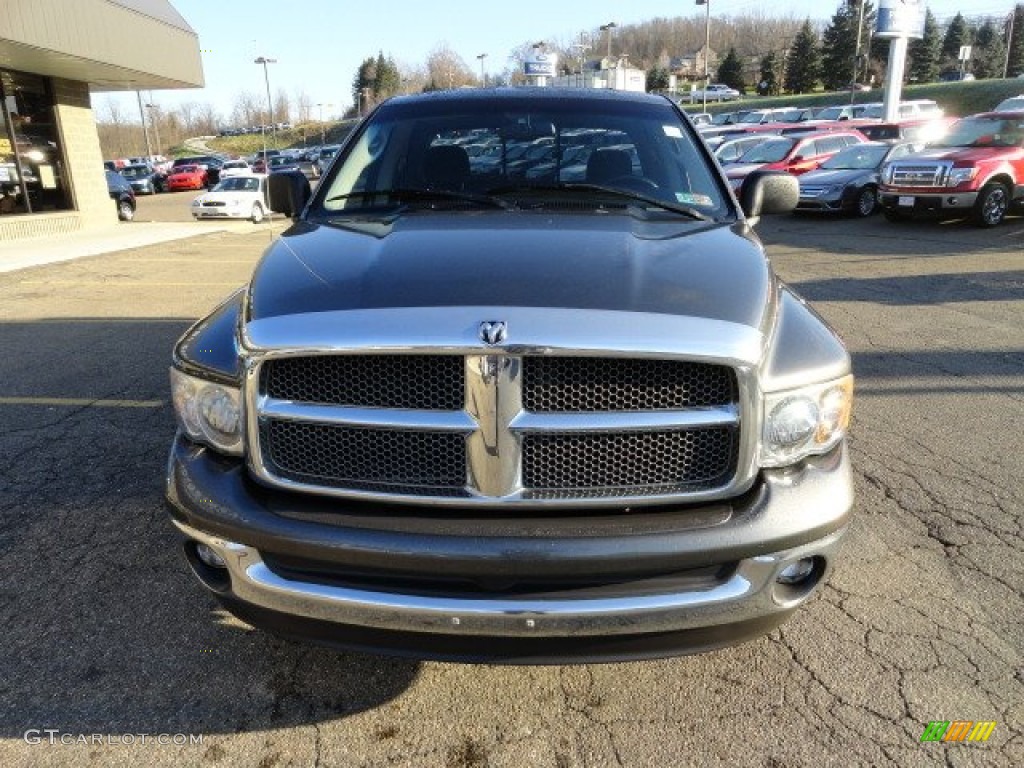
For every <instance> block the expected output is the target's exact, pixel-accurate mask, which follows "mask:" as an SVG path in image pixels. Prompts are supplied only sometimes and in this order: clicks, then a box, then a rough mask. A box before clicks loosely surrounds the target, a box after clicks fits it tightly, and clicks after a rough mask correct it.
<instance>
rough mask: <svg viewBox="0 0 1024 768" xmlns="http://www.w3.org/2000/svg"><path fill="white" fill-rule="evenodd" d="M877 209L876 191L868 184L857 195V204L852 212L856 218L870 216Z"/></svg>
mask: <svg viewBox="0 0 1024 768" xmlns="http://www.w3.org/2000/svg"><path fill="white" fill-rule="evenodd" d="M877 207H878V190H876V189H875V188H874V187H873V186H871V185H870V184H868V185H867V186H866V187H864V189H862V190H861V191H860V192H859V193H858V194H857V202H856V204H855V205H854V208H853V211H854V213H856V214H857V215H858V216H861V217H864V216H870V215H871V214H872V213H874V212H875V208H877Z"/></svg>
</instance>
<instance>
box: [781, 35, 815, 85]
mask: <svg viewBox="0 0 1024 768" xmlns="http://www.w3.org/2000/svg"><path fill="white" fill-rule="evenodd" d="M820 62H821V59H820V57H819V53H818V37H817V35H815V33H814V28H813V27H812V26H811V20H810V19H806V20H805V21H804V23H803V26H802V27H800V31H799V32H798V33H797V36H796V39H794V40H793V47H792V48H790V49H789V57H788V58H787V59H786V77H785V88H786V90H787V91H789V92H790V93H810V92H811V91H813V90H814V88H815V87H816V86H817V85H818V78H819V76H820V73H821V63H820Z"/></svg>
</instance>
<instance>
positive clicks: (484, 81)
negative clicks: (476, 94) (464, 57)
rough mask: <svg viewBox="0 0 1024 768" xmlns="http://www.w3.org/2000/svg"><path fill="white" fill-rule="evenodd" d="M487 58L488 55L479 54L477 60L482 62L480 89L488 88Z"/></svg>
mask: <svg viewBox="0 0 1024 768" xmlns="http://www.w3.org/2000/svg"><path fill="white" fill-rule="evenodd" d="M486 58H487V54H486V53H480V54H477V59H479V60H480V87H481V88H486V87H487V75H486V74H485V73H484V59H486Z"/></svg>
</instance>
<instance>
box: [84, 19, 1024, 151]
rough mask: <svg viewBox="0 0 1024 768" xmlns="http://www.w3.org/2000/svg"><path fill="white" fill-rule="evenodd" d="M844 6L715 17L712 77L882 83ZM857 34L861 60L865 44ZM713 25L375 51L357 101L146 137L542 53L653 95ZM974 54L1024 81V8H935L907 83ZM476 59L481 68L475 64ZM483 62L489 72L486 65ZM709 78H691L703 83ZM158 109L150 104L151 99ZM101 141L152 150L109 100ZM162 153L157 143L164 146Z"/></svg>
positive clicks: (318, 111) (668, 24)
mask: <svg viewBox="0 0 1024 768" xmlns="http://www.w3.org/2000/svg"><path fill="white" fill-rule="evenodd" d="M863 3H864V5H863V19H861V11H862V9H861V6H860V0H841V2H840V3H839V6H838V8H837V9H836V12H835V14H834V15H833V16H832V18H831V20H830V21H829V22H827V23H826V24H824V25H822V24H814V23H812V22H811V21H810V20H809V19H805V20H799V19H795V18H792V17H779V16H769V15H767V14H766V13H765V12H757V13H746V14H739V15H734V16H725V17H715V18H714V19H712V22H711V23H712V26H711V33H712V34H711V49H712V51H715V52H718V51H725V52H726V53H725V55H724V56H721V57H720V58H719V60H718V62H717V64H718V66H717V67H716V70H715V75H714V76H715V81H716V82H722V83H726V84H728V85H730V86H732V87H733V88H736V89H737V90H741V91H744V92H751V91H756V92H760V93H762V94H775V93H781V92H789V93H807V92H810V91H813V90H815V89H817V88H818V87H823V88H825V89H826V90H843V89H845V88H848V87H850V84H851V82H852V81H854V80H856V81H857V82H860V83H871V82H874V83H876V84H877V83H881V82H882V80H883V78H884V74H885V69H886V65H887V63H888V55H889V44H888V40H880V39H877V38H873V36H872V34H871V32H872V30H874V26H875V16H876V11H875V6H874V4H873V3H871V2H868V0H863ZM858 31H859V37H860V47H859V52H858V47H857V38H858ZM704 36H705V17H704V16H703V14H700V13H698V14H696V15H694V16H692V17H674V18H662V17H659V18H654V19H650V20H648V21H644V22H640V23H637V24H628V25H622V26H615V27H612V28H608V29H606V30H604V31H602V30H601V29H600V28H597V27H595V28H592V29H589V30H584V31H582V32H579V33H576V34H572V35H569V36H565V37H550V38H548V39H546V40H545V41H544V42H543V43H537V42H534V41H530V42H524V43H522V44H520V45H518V46H516V47H515V48H513V49H512V50H511V51H508V52H507V53H506V55H505V58H504V59H501V58H500V56H499V55H497V54H494V55H488V56H487V57H486V58H482V59H481V58H480V56H481V55H476V56H477V59H478V61H476V62H472V59H471V60H470V62H467V60H466V59H464V58H463V57H462V56H461V55H460V54H459V53H457V52H456V51H454V50H452V48H451V47H450V46H448V45H447V44H443V43H442V44H439V45H438V46H436V47H435V48H434V49H433V50H432V51H431V52H430V53H429V54H428V55H427V57H426V59H425V60H424V61H423V62H422V63H414V64H409V63H405V62H397V61H396V60H395V59H394V58H393V57H391V56H388V55H385V54H384V52H383V51H378V52H377V54H376V55H371V56H367V57H366V58H365V59H364V60H363V61H362V62H361V63H360V65H359V67H358V68H357V70H356V72H355V74H354V76H353V79H352V83H351V87H350V90H349V92H348V93H339V94H338V95H337V103H333V104H324V103H313V101H312V100H311V99H310V98H309V96H308V95H307V94H306V93H305V92H304V91H302V90H301V89H300V90H298V91H296V92H294V93H291V94H289V93H288V92H287V91H286V90H285V89H283V88H281V89H278V91H277V94H276V96H275V98H274V105H273V107H274V108H273V114H272V115H271V113H270V111H269V110H268V109H267V101H266V97H265V96H263V95H261V94H260V93H258V92H256V91H245V90H243V91H240V92H239V93H238V94H237V96H236V97H235V100H234V103H233V104H232V107H231V110H230V112H228V113H227V114H222V113H220V112H218V110H217V109H216V108H215V107H213V106H212V105H210V104H202V103H197V102H190V103H186V104H182V105H180V106H178V107H176V108H174V109H159V108H156V109H149V108H146V109H145V112H146V117H147V123H148V125H147V132H148V133H149V136H150V144H151V146H153V147H154V152H156V153H164V154H166V153H167V151H168V150H169V149H170V148H171V147H174V146H176V145H178V144H180V143H181V141H182V140H183V139H185V138H188V137H190V136H197V135H211V134H216V133H218V131H219V130H220V129H222V128H224V127H233V128H257V129H258V126H261V125H265V124H269V123H270V122H277V123H282V122H289V123H295V124H306V123H314V122H316V121H319V120H321V119H327V118H332V117H334V116H336V115H338V114H339V113H340V112H341V111H342V106H343V105H345V106H346V107H347V105H348V103H349V102H350V103H351V107H347V111H345V112H344V115H343V116H346V117H348V116H357V115H359V114H363V113H365V112H366V111H368V110H369V109H372V108H373V107H374V106H375V105H376V104H378V103H379V102H380V101H382V100H384V99H386V98H389V97H391V96H394V95H396V94H401V93H416V92H421V91H429V90H436V89H445V88H461V87H465V86H479V85H516V84H521V83H523V82H525V79H526V78H525V77H524V75H523V63H524V62H525V61H526V59H527V58H528V57H529V56H531V55H532V54H533V53H534V52H535V49H537V48H538V47H542V48H543V50H544V51H546V52H549V53H554V54H556V55H557V56H558V61H559V68H560V72H561V73H562V74H565V75H572V74H577V73H579V72H581V71H582V70H583V69H585V68H593V67H595V66H598V65H599V61H600V60H601V59H603V58H605V57H606V56H607V54H608V52H609V49H610V51H611V55H612V59H613V60H614V61H615V63H616V64H624V65H629V66H634V67H638V68H640V69H644V70H647V72H648V89H649V90H659V89H664V88H667V87H668V82H669V74H670V72H671V71H672V69H673V67H674V65H675V64H676V63H677V62H678V60H679V58H680V57H684V56H689V57H693V55H694V54H695V53H697V52H699V51H700V50H701V49H702V48H703V46H704ZM967 45H969V46H971V48H972V53H971V58H970V59H969V60H968V61H967V62H966V63H965V65H964V68H965V71H966V72H970V73H971V74H972V75H974V76H975V77H976V78H979V79H982V78H994V77H1002V76H1003V73H1004V70H1005V72H1006V74H1007V76H1009V77H1015V76H1017V75H1019V74H1021V73H1024V3H1018V4H1017V5H1016V6H1015V8H1014V10H1013V12H1012V13H1011V14H1010V15H1009V16H1007V17H1005V18H968V17H965V16H963V15H962V14H959V13H958V14H957V15H956V16H955V17H954V18H952V19H951V20H949V21H948V22H947V23H945V24H939V22H938V21H937V20H936V18H935V16H934V15H933V14H932V13H931V11H928V12H927V14H926V17H925V25H924V37H923V38H922V39H921V40H912V41H911V43H910V47H909V52H908V61H907V66H906V70H905V78H906V80H907V81H908V82H921V83H924V82H931V81H934V80H936V79H938V77H939V76H940V74H942V73H943V72H948V71H959V70H960V67H961V62H960V61H959V59H958V54H959V52H960V48H961V47H962V46H967ZM471 62H472V63H471ZM485 65H486V66H485ZM699 74H700V73H695V72H690V73H689V77H690V78H691V79H696V77H697V75H699ZM147 103H150V102H147ZM97 122H98V124H99V132H100V142H101V145H102V147H103V151H104V156H105V157H122V156H127V155H136V154H143V152H144V149H145V140H144V137H143V133H142V126H141V119H140V116H139V115H137V114H136V115H133V114H132V113H131V110H125V109H124V108H123V107H121V106H119V105H118V103H117V102H116V101H114V100H112V99H111V100H108V101H107V103H106V104H105V105H102V106H101V108H100V109H98V110H97ZM157 145H159V147H158V148H157Z"/></svg>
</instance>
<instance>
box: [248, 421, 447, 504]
mask: <svg viewBox="0 0 1024 768" xmlns="http://www.w3.org/2000/svg"><path fill="white" fill-rule="evenodd" d="M263 442H264V445H265V446H266V453H267V458H268V459H269V461H270V462H271V463H272V465H273V467H274V469H275V471H276V472H277V473H278V474H279V475H281V476H282V477H286V478H288V479H291V480H295V481H297V482H304V483H314V484H327V485H330V486H335V487H345V488H359V489H363V490H377V489H383V488H385V487H387V488H388V489H390V490H391V491H394V490H395V488H396V486H397V487H399V488H402V489H405V490H406V492H409V491H411V490H413V489H415V491H416V492H417V493H420V492H422V491H423V489H425V488H428V489H433V490H434V491H435V492H438V491H441V489H449V491H451V492H452V493H454V494H456V495H458V494H459V493H461V492H462V489H463V488H464V486H465V483H466V441H465V438H464V437H463V436H462V435H459V434H450V433H436V432H420V431H411V430H388V429H356V428H351V427H342V426H337V425H328V424H305V423H294V422H287V421H269V422H268V423H267V424H265V425H264V428H263Z"/></svg>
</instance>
